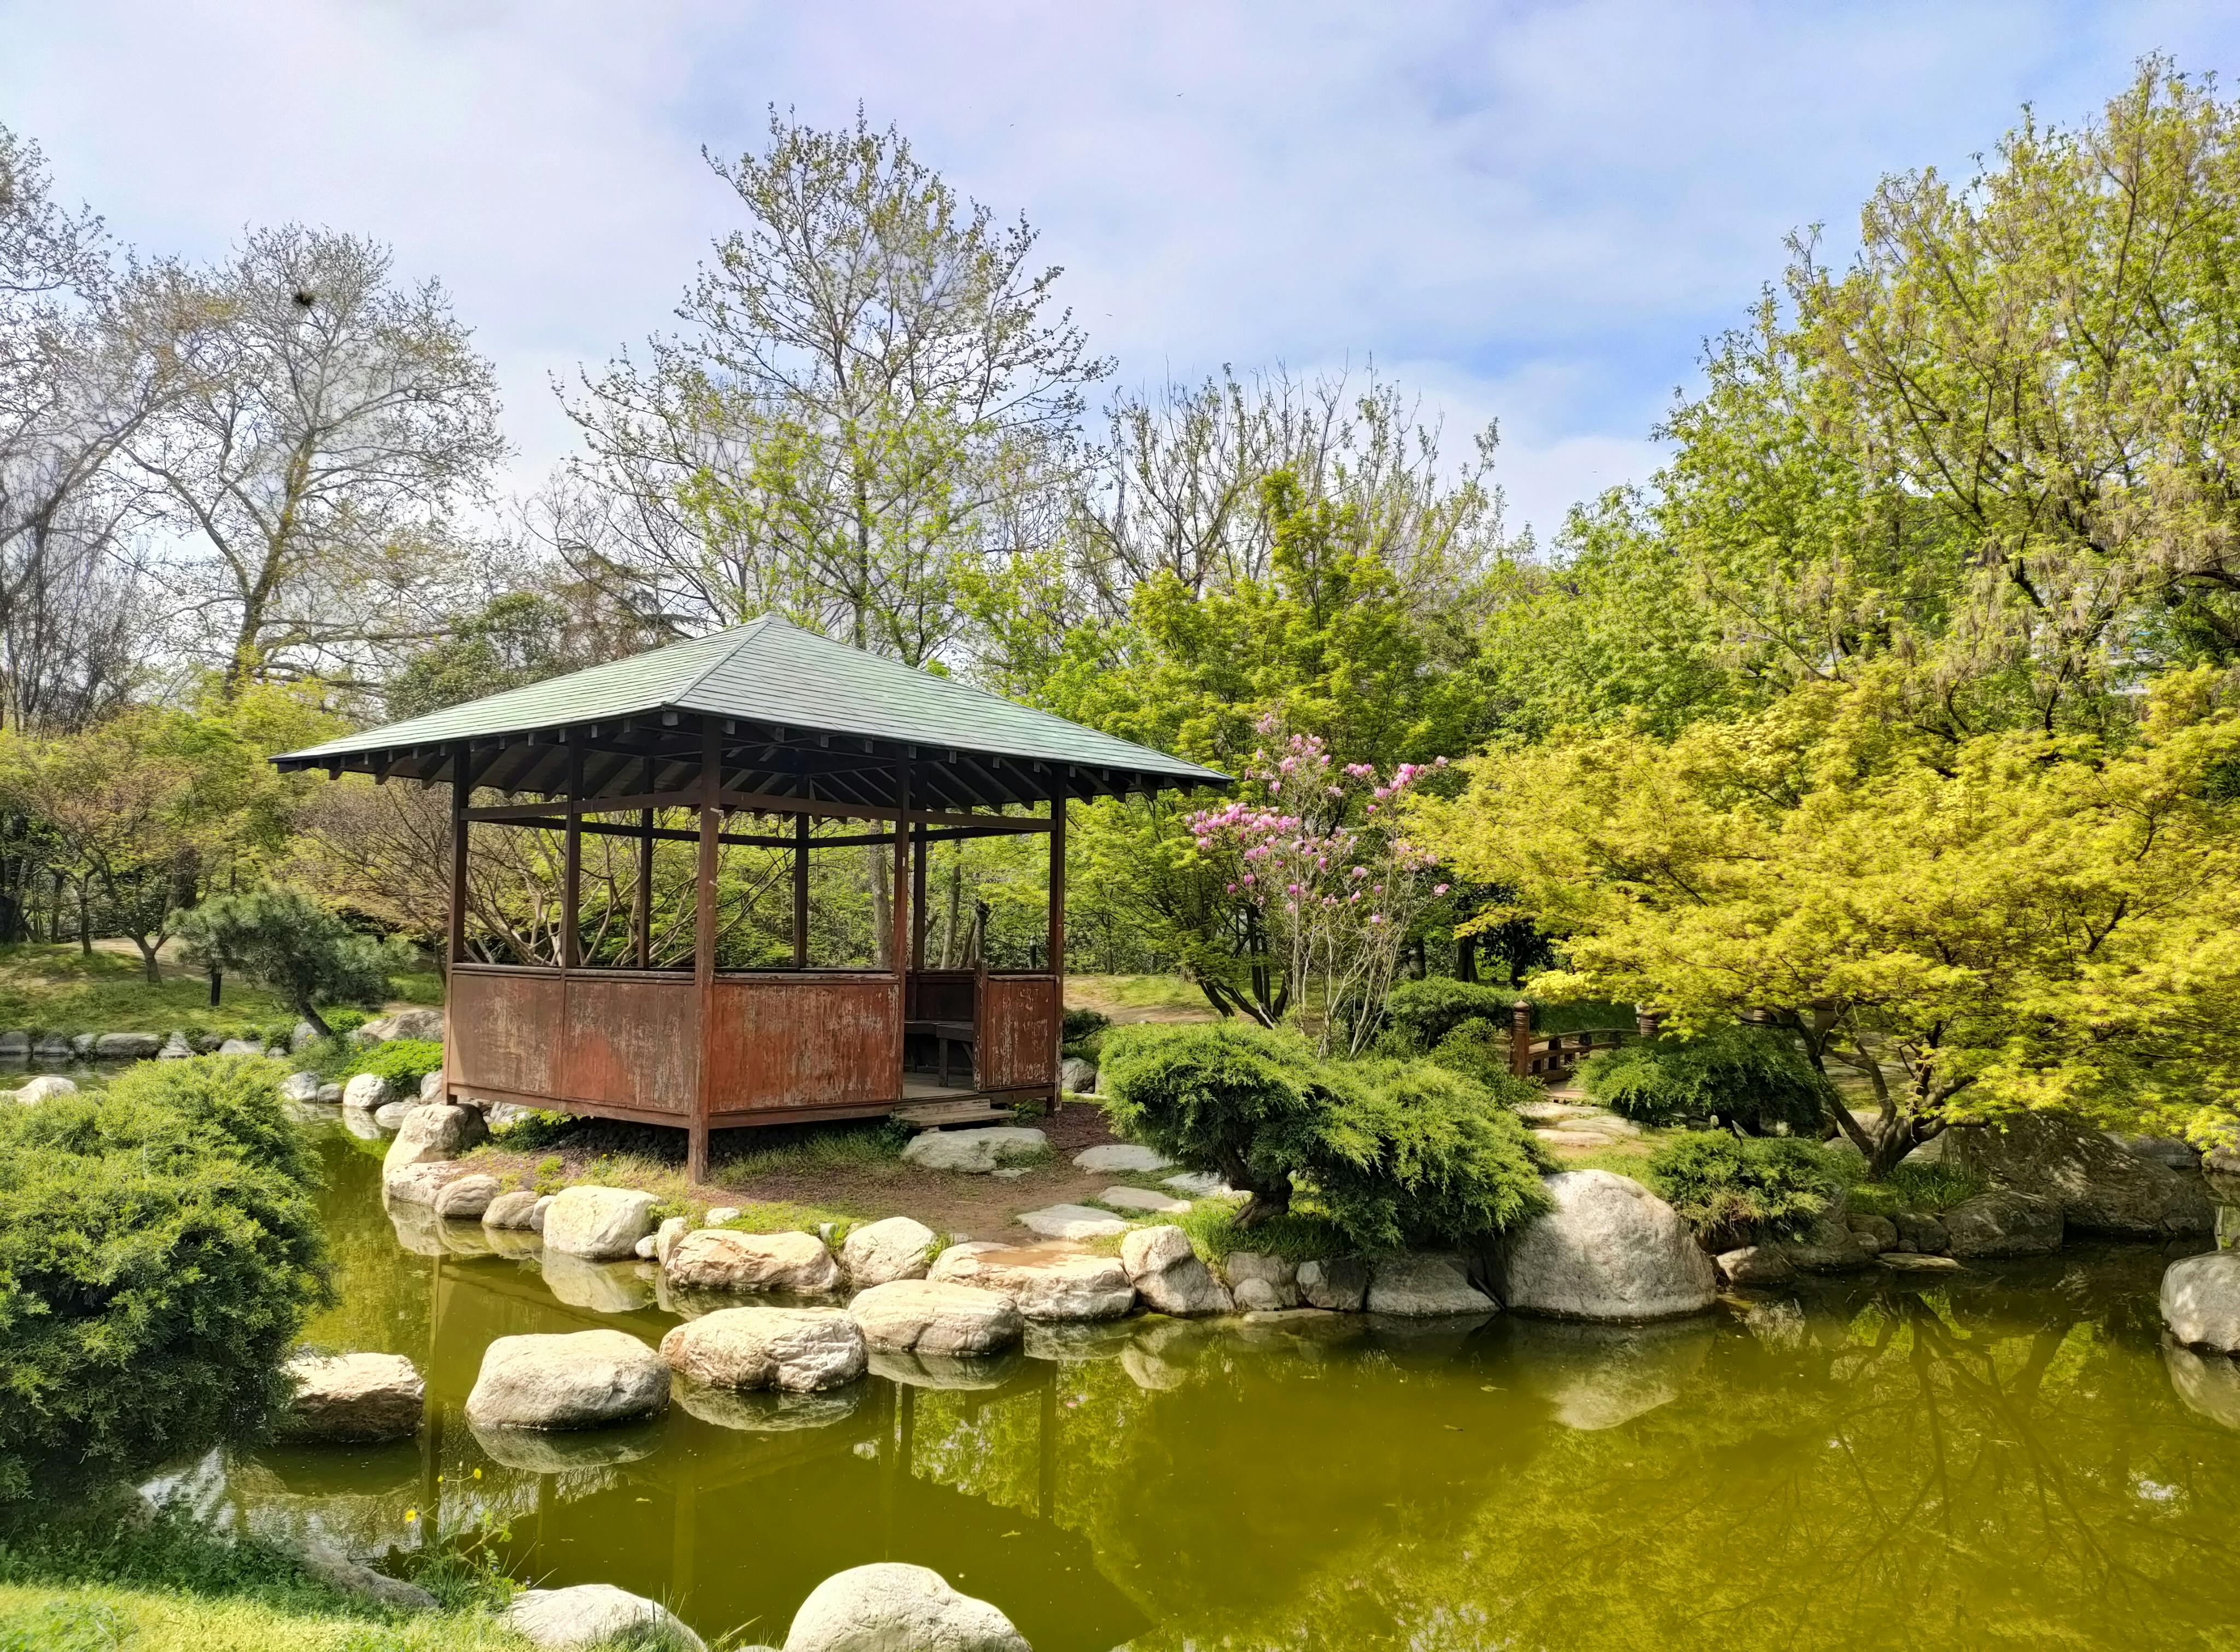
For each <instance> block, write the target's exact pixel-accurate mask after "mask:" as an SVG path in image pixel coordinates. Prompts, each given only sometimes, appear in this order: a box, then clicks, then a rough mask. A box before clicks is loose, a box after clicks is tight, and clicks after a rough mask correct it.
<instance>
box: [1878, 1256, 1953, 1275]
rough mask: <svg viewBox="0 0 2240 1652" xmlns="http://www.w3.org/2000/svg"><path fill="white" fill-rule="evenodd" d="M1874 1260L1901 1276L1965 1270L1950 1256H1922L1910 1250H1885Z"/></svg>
mask: <svg viewBox="0 0 2240 1652" xmlns="http://www.w3.org/2000/svg"><path fill="white" fill-rule="evenodd" d="M1875 1260H1876V1261H1877V1262H1880V1263H1882V1265H1883V1267H1885V1268H1895V1269H1897V1271H1898V1272H1900V1273H1902V1274H1959V1273H1965V1272H1967V1269H1964V1268H1963V1267H1962V1266H1961V1265H1960V1264H1959V1263H1958V1262H1955V1261H1953V1260H1952V1258H1951V1257H1950V1256H1917V1255H1916V1254H1915V1253H1914V1252H1912V1251H1910V1250H1885V1251H1882V1252H1880V1253H1878V1254H1877V1256H1876V1257H1875Z"/></svg>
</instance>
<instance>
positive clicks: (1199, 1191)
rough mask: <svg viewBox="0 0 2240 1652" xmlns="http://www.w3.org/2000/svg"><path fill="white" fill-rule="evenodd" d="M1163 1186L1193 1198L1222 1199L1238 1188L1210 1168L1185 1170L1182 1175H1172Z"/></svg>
mask: <svg viewBox="0 0 2240 1652" xmlns="http://www.w3.org/2000/svg"><path fill="white" fill-rule="evenodd" d="M1160 1185H1161V1186H1162V1187H1169V1188H1172V1189H1174V1190H1175V1191H1176V1192H1177V1193H1186V1194H1188V1195H1190V1197H1191V1198H1193V1199H1222V1198H1226V1197H1228V1196H1230V1195H1231V1194H1233V1193H1235V1192H1236V1191H1237V1189H1235V1188H1232V1187H1230V1185H1229V1183H1228V1182H1224V1181H1223V1180H1222V1179H1221V1178H1220V1177H1219V1176H1216V1175H1214V1173H1213V1172H1212V1171H1210V1170H1185V1171H1183V1173H1182V1174H1181V1175H1180V1176H1169V1177H1168V1178H1167V1179H1166V1180H1165V1181H1164V1182H1162V1183H1160Z"/></svg>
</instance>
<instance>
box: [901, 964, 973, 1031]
mask: <svg viewBox="0 0 2240 1652" xmlns="http://www.w3.org/2000/svg"><path fill="white" fill-rule="evenodd" d="M976 985H977V976H975V975H974V974H973V972H972V971H971V970H970V969H913V970H911V971H910V1011H909V1018H910V1020H912V1021H970V1020H971V1019H972V995H973V991H974V989H975V987H976Z"/></svg>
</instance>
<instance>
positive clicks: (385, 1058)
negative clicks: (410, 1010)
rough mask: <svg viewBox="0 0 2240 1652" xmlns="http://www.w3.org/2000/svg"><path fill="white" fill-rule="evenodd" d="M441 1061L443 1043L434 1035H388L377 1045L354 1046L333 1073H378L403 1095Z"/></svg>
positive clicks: (434, 1069)
mask: <svg viewBox="0 0 2240 1652" xmlns="http://www.w3.org/2000/svg"><path fill="white" fill-rule="evenodd" d="M442 1066H443V1041H442V1040H441V1039H437V1038H390V1039H385V1040H383V1042H380V1043H377V1044H364V1045H360V1046H357V1047H356V1048H354V1049H352V1050H351V1052H350V1061H349V1062H348V1063H346V1064H345V1065H344V1066H343V1068H342V1069H341V1070H340V1071H339V1072H338V1073H337V1075H336V1076H337V1077H338V1078H349V1077H350V1076H353V1075H356V1074H358V1073H377V1074H379V1075H380V1076H382V1077H383V1078H384V1079H386V1080H388V1081H389V1087H390V1089H394V1090H399V1091H402V1092H404V1093H406V1094H408V1095H409V1094H410V1092H412V1091H414V1090H417V1089H419V1088H420V1081H421V1080H422V1079H423V1078H425V1077H427V1076H428V1075H429V1074H430V1073H432V1072H435V1071H436V1070H437V1069H439V1068H441V1067H442Z"/></svg>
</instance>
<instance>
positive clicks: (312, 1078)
mask: <svg viewBox="0 0 2240 1652" xmlns="http://www.w3.org/2000/svg"><path fill="white" fill-rule="evenodd" d="M321 1082H323V1081H322V1080H321V1079H320V1077H319V1076H318V1075H317V1073H290V1074H289V1075H288V1076H287V1077H285V1078H283V1079H282V1080H281V1081H280V1099H281V1100H282V1101H283V1102H316V1101H317V1100H318V1099H319V1086H320V1084H321Z"/></svg>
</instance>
